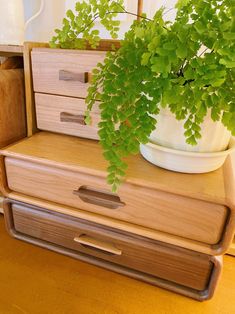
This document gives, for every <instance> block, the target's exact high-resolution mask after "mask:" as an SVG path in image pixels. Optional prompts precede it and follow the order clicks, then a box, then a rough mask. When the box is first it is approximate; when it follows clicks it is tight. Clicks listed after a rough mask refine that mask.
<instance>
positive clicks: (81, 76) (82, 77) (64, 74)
mask: <svg viewBox="0 0 235 314" xmlns="http://www.w3.org/2000/svg"><path fill="white" fill-rule="evenodd" d="M91 78H92V74H91V73H89V72H83V73H74V72H70V71H65V70H59V80H60V81H74V82H81V83H84V84H85V83H89V82H90V81H91Z"/></svg>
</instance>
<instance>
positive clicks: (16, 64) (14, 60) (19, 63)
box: [0, 56, 24, 70]
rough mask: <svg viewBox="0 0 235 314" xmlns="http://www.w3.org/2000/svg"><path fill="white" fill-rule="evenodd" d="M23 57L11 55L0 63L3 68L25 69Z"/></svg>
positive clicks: (0, 67)
mask: <svg viewBox="0 0 235 314" xmlns="http://www.w3.org/2000/svg"><path fill="white" fill-rule="evenodd" d="M23 67H24V64H23V58H22V57H21V56H14V57H9V58H6V59H5V60H4V62H2V64H1V65H0V69H1V70H12V69H23Z"/></svg>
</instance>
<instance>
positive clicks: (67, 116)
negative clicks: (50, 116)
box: [60, 112, 86, 125]
mask: <svg viewBox="0 0 235 314" xmlns="http://www.w3.org/2000/svg"><path fill="white" fill-rule="evenodd" d="M60 121H61V122H70V123H78V124H81V125H86V122H85V116H84V115H79V114H78V115H76V114H72V113H69V112H61V113H60Z"/></svg>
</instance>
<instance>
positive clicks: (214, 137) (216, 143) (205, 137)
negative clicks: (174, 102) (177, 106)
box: [150, 109, 231, 152]
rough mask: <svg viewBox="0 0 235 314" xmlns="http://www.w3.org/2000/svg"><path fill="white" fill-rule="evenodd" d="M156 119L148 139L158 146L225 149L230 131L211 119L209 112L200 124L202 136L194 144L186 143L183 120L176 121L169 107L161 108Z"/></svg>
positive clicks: (202, 149)
mask: <svg viewBox="0 0 235 314" xmlns="http://www.w3.org/2000/svg"><path fill="white" fill-rule="evenodd" d="M154 117H155V118H156V119H157V125H156V130H155V131H153V132H152V134H151V135H150V140H151V142H152V143H155V144H157V145H160V146H164V147H168V148H174V149H176V150H182V151H191V152H220V151H224V150H226V149H227V147H228V144H229V141H230V138H231V133H230V132H229V131H228V130H227V129H226V128H225V127H224V126H223V124H222V123H221V122H214V121H212V119H211V117H210V114H208V115H207V116H206V117H205V120H204V122H203V123H202V125H201V129H202V130H201V134H202V138H201V139H200V140H199V141H198V144H197V145H196V146H191V145H189V144H187V143H186V140H185V136H184V132H185V129H184V123H185V121H184V120H182V121H178V120H176V118H175V115H174V114H172V113H171V112H170V110H169V109H161V111H160V113H159V115H157V116H154Z"/></svg>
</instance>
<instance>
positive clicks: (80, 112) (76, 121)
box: [35, 93, 100, 140]
mask: <svg viewBox="0 0 235 314" xmlns="http://www.w3.org/2000/svg"><path fill="white" fill-rule="evenodd" d="M35 106H36V117H37V127H38V128H39V129H40V130H46V131H51V132H56V133H63V134H68V135H74V136H79V137H85V138H90V139H95V140H98V139H99V136H98V123H99V120H100V115H99V108H98V104H97V105H96V106H94V107H93V111H92V114H91V119H92V121H91V124H90V125H86V122H85V111H86V104H85V100H84V99H79V98H72V97H62V96H55V95H46V94H39V93H37V94H35Z"/></svg>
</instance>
